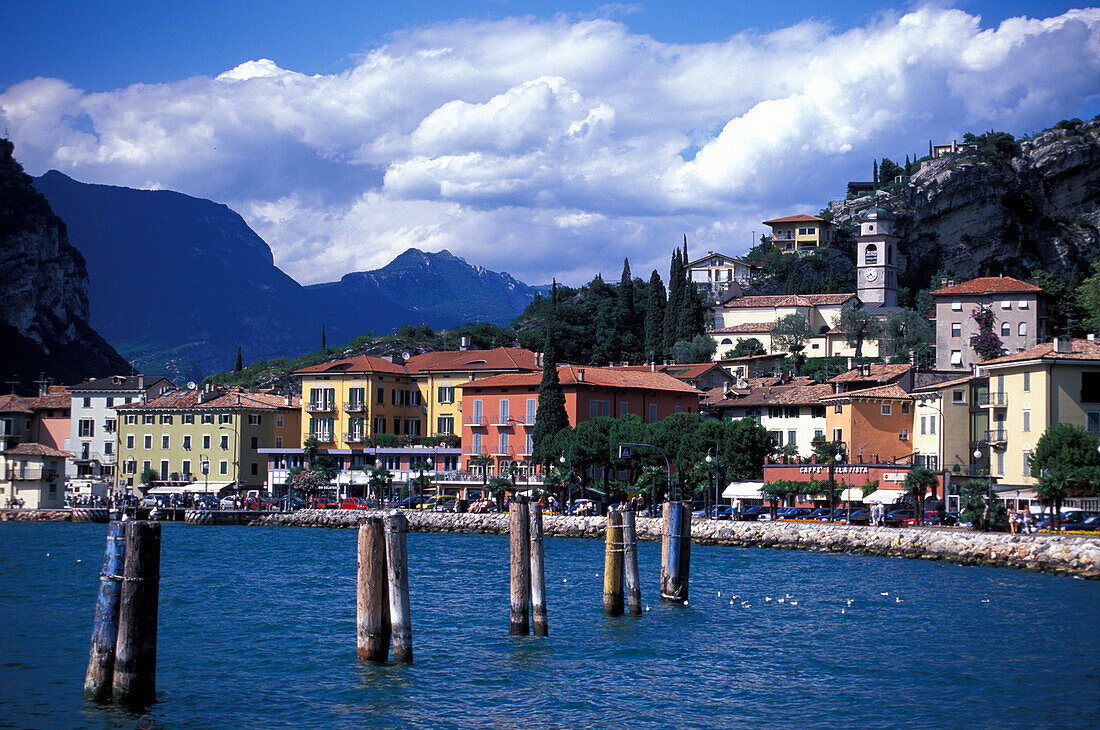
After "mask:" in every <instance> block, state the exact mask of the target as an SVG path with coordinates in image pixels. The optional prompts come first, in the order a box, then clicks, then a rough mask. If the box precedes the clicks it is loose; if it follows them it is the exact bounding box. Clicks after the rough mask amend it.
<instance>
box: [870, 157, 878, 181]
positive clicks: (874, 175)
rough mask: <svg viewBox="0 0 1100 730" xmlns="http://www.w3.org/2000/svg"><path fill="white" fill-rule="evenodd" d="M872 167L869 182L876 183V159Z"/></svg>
mask: <svg viewBox="0 0 1100 730" xmlns="http://www.w3.org/2000/svg"><path fill="white" fill-rule="evenodd" d="M874 165H875V166H874V168H872V173H871V182H873V183H877V182H878V159H876V160H875V162H874Z"/></svg>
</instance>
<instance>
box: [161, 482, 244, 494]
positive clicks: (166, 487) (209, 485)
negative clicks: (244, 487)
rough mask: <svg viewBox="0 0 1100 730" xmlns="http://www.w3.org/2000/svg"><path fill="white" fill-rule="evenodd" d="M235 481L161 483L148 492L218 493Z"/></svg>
mask: <svg viewBox="0 0 1100 730" xmlns="http://www.w3.org/2000/svg"><path fill="white" fill-rule="evenodd" d="M233 484H234V482H189V483H179V484H161V485H160V486H156V487H153V488H152V489H150V490H149V491H147V492H146V494H183V493H184V492H191V493H192V494H217V493H218V492H220V491H221V490H223V489H225V488H226V487H228V486H231V485H233Z"/></svg>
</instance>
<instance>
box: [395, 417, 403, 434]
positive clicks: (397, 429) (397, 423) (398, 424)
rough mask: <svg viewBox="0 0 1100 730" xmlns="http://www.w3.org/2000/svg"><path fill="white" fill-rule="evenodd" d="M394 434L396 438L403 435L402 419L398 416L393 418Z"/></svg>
mask: <svg viewBox="0 0 1100 730" xmlns="http://www.w3.org/2000/svg"><path fill="white" fill-rule="evenodd" d="M393 434H394V436H400V435H401V419H400V418H398V417H397V416H394V417H393Z"/></svg>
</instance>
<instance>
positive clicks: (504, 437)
mask: <svg viewBox="0 0 1100 730" xmlns="http://www.w3.org/2000/svg"><path fill="white" fill-rule="evenodd" d="M498 446H499V447H500V451H498V452H497V453H498V454H507V453H508V433H507V432H503V433H501V434H500V439H499V443H498Z"/></svg>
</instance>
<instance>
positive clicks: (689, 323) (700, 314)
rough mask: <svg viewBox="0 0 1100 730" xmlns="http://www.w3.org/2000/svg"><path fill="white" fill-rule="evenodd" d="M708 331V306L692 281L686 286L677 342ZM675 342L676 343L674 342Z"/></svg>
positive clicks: (677, 331)
mask: <svg viewBox="0 0 1100 730" xmlns="http://www.w3.org/2000/svg"><path fill="white" fill-rule="evenodd" d="M705 331H706V307H705V306H704V305H703V297H702V295H701V294H700V292H699V290H698V289H697V288H696V287H695V286H694V285H693V284H691V283H690V282H689V283H688V284H686V285H685V286H684V296H683V304H682V305H681V307H680V319H679V323H678V326H677V328H676V342H679V341H680V340H687V341H689V342H690V341H691V340H693V339H695V337H697V336H698V335H701V334H703V333H704V332H705ZM673 344H675V343H673Z"/></svg>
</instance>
